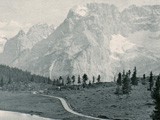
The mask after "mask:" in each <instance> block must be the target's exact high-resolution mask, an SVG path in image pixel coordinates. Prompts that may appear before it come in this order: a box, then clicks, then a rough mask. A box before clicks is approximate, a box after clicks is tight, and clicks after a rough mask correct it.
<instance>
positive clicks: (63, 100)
mask: <svg viewBox="0 0 160 120" xmlns="http://www.w3.org/2000/svg"><path fill="white" fill-rule="evenodd" d="M42 96H45V97H50V98H55V99H58V100H60V102H61V104H62V106H63V108H64V109H65V110H66V111H68V112H70V113H72V114H74V115H77V116H80V117H85V118H90V119H94V120H109V119H102V118H97V117H92V116H88V115H84V114H82V113H78V112H76V111H73V110H72V109H71V107H69V105H68V103H67V101H66V100H65V99H63V98H61V97H56V96H51V95H42Z"/></svg>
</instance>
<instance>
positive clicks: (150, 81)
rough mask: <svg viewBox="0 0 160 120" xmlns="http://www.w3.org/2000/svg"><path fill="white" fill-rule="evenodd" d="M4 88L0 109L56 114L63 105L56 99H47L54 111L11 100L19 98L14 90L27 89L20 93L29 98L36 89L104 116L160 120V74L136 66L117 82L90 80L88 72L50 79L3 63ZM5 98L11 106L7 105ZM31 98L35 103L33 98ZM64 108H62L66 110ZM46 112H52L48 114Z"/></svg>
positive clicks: (0, 75)
mask: <svg viewBox="0 0 160 120" xmlns="http://www.w3.org/2000/svg"><path fill="white" fill-rule="evenodd" d="M0 87H1V90H2V91H1V99H0V100H1V103H0V109H6V110H13V111H21V112H25V111H26V112H27V113H33V114H40V115H42V116H46V117H53V116H51V115H49V114H51V113H52V111H55V110H56V109H57V108H59V107H58V106H61V105H60V104H56V103H57V102H55V101H54V100H53V101H52V100H50V99H49V100H47V102H48V104H54V103H55V104H56V105H55V107H54V110H52V111H51V110H48V105H44V106H45V107H44V106H43V107H42V108H43V109H44V110H45V111H41V109H38V110H39V111H36V110H35V109H36V107H38V106H37V104H35V109H34V108H32V107H29V108H28V107H27V106H29V105H27V104H23V102H18V103H17V106H23V105H24V107H19V108H15V107H12V106H13V105H14V104H13V103H14V102H10V101H9V100H10V99H12V100H17V99H19V98H18V97H17V98H16V97H15V96H13V95H14V94H13V93H15V94H18V93H21V94H22V91H24V92H23V95H21V96H20V97H22V98H25V95H27V96H28V97H29V93H33V92H36V93H42V94H50V95H55V96H60V97H63V98H65V99H66V100H67V101H68V102H69V104H70V105H71V107H72V108H73V109H74V110H76V111H78V112H80V113H83V114H87V115H91V116H96V117H100V118H111V119H118V120H124V119H128V120H151V119H153V120H160V76H154V75H153V73H152V72H150V75H149V76H146V75H145V74H144V75H142V77H137V69H136V67H135V68H134V70H133V72H132V71H131V70H129V71H127V72H125V71H123V72H122V73H119V74H118V75H117V79H116V80H115V81H114V82H108V83H107V82H106V83H102V82H101V76H100V75H98V76H97V77H96V76H93V78H92V80H90V79H88V76H87V74H84V75H83V76H74V75H73V76H68V77H67V78H63V77H62V76H60V77H59V79H54V80H50V79H49V78H46V77H42V76H38V75H33V74H31V73H29V72H27V71H22V70H19V69H16V68H10V67H8V66H4V65H0ZM4 91H10V92H12V94H13V95H10V97H9V96H8V98H5V95H4V94H9V92H6V93H5V92H4ZM3 93H4V94H3ZM2 96H3V97H2ZM31 96H32V97H33V96H37V97H38V98H39V99H37V98H36V100H37V101H39V105H40V106H41V103H43V102H44V101H45V100H44V101H43V99H42V98H41V97H39V96H38V95H31ZM33 98H34V97H33ZM4 99H5V100H6V101H5V102H6V104H7V105H9V107H8V106H7V107H5V108H4V106H3V105H4V104H5V103H4V102H3V100H4ZM7 99H9V100H8V101H9V102H7ZM29 100H31V101H30V102H32V99H29ZM18 101H19V100H18ZM24 101H25V100H24ZM33 101H34V100H33ZM30 102H29V103H30ZM53 102H54V103H53ZM29 103H28V104H29ZM18 104H19V105H18ZM22 104H23V105H22ZM25 107H26V109H27V110H28V111H27V110H26V109H25ZM10 108H13V109H10ZM62 109H63V108H61V110H60V111H64V110H62ZM29 111H30V112H29ZM49 111H50V112H49ZM60 111H59V112H60ZM46 112H49V113H47V114H46ZM56 113H57V112H56ZM57 114H58V113H57ZM57 114H56V115H55V114H54V117H53V118H55V116H56V117H57V118H64V117H65V118H66V116H69V119H71V118H75V116H73V115H68V114H66V113H65V114H64V115H57ZM65 115H66V116H65ZM62 116H63V117H62ZM75 119H81V118H75Z"/></svg>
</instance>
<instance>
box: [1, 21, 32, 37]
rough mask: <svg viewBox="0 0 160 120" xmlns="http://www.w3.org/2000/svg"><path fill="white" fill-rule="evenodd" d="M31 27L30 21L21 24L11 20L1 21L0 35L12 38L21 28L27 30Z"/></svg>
mask: <svg viewBox="0 0 160 120" xmlns="http://www.w3.org/2000/svg"><path fill="white" fill-rule="evenodd" d="M29 27H31V24H30V23H26V24H21V23H18V22H17V21H14V20H11V21H9V22H0V36H3V37H7V38H11V37H13V36H14V35H16V34H17V32H18V31H19V30H21V29H23V30H24V31H27V30H28V29H29Z"/></svg>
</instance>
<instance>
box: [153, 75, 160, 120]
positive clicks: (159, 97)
mask: <svg viewBox="0 0 160 120" xmlns="http://www.w3.org/2000/svg"><path fill="white" fill-rule="evenodd" d="M152 98H153V99H154V103H155V110H154V111H153V112H154V113H153V114H152V119H153V120H160V76H158V78H157V81H156V85H155V88H154V90H153V93H152Z"/></svg>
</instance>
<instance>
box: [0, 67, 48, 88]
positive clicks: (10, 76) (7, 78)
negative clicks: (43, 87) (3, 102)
mask: <svg viewBox="0 0 160 120" xmlns="http://www.w3.org/2000/svg"><path fill="white" fill-rule="evenodd" d="M19 82H23V83H30V82H37V83H51V80H50V79H49V78H47V77H43V76H39V75H35V74H31V73H30V72H27V71H22V70H20V69H17V68H11V67H8V66H5V65H0V87H3V86H4V85H8V84H13V83H19Z"/></svg>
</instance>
